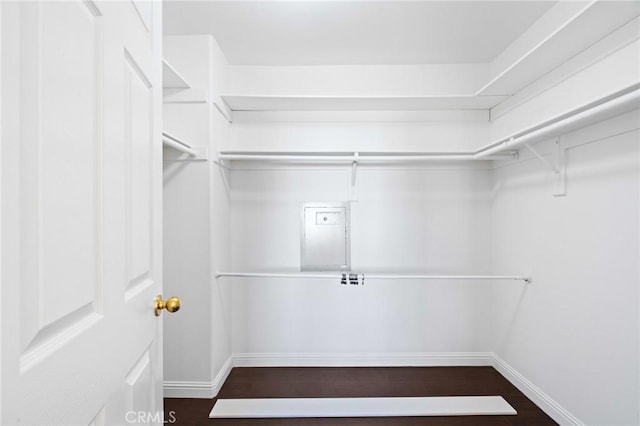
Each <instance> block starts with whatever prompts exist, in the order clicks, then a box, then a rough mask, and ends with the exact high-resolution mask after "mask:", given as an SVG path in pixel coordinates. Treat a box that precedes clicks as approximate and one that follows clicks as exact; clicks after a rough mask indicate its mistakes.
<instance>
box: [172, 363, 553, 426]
mask: <svg viewBox="0 0 640 426" xmlns="http://www.w3.org/2000/svg"><path fill="white" fill-rule="evenodd" d="M481 395H500V396H502V397H503V398H504V399H505V400H506V401H507V402H508V403H509V404H511V406H512V407H513V408H515V409H516V411H517V412H518V415H517V416H472V417H398V418H388V417H375V418H373V417H369V418H317V419H314V418H306V419H295V418H289V419H209V418H208V416H209V412H210V411H211V408H212V407H213V405H214V402H215V401H216V399H187V398H166V399H165V400H164V403H165V419H167V421H168V420H172V419H175V420H176V421H175V423H173V424H174V425H185V426H203V425H207V426H211V425H215V426H241V425H242V426H265V425H269V426H276V425H278V426H293V425H296V426H312V425H313V426H337V425H341V426H342V425H345V426H383V425H384V426H411V425H438V426H462V425H468V426H485V425H486V426H489V425H496V426H510V425H513V426H515V425H517V426H526V425H531V426H544V425H555V424H556V423H555V422H554V421H553V420H552V419H551V418H549V417H548V416H547V415H546V414H545V413H544V412H543V411H542V410H540V409H539V408H538V407H537V406H536V405H535V404H533V403H532V402H531V401H530V400H529V399H527V397H525V396H524V395H523V394H522V393H521V392H520V391H519V390H517V389H516V388H515V387H514V386H513V385H512V384H511V383H509V382H508V381H507V380H506V379H505V378H504V377H502V375H500V373H498V372H497V371H496V370H495V369H493V368H492V367H400V368H398V367H375V368H374V367H353V368H351V367H349V368H346V367H336V368H334V367H331V368H324V367H323V368H308V367H275V368H234V369H233V370H232V371H231V374H230V375H229V377H228V378H227V380H226V382H225V384H224V386H223V387H222V389H221V390H220V393H219V395H218V396H219V397H220V398H225V399H230V398H340V397H391V396H481Z"/></svg>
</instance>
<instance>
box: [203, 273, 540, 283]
mask: <svg viewBox="0 0 640 426" xmlns="http://www.w3.org/2000/svg"><path fill="white" fill-rule="evenodd" d="M349 273H352V274H353V273H354V272H349V271H345V272H334V273H309V272H280V273H274V272H216V274H215V278H223V277H229V278H330V279H340V278H341V277H342V275H343V274H347V275H349ZM356 275H358V276H362V277H364V278H366V279H368V280H369V279H373V280H385V279H393V280H411V279H416V280H511V281H524V282H527V283H528V282H530V281H531V277H528V276H526V275H424V274H377V273H372V274H367V273H362V272H359V273H357V274H356Z"/></svg>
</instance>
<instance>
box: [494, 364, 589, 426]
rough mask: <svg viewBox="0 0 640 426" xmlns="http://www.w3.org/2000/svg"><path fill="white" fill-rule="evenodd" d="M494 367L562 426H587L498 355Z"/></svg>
mask: <svg viewBox="0 0 640 426" xmlns="http://www.w3.org/2000/svg"><path fill="white" fill-rule="evenodd" d="M492 366H493V368H495V369H496V370H497V371H498V373H500V374H502V375H503V376H504V378H505V379H507V380H508V381H509V382H510V383H511V384H512V385H514V386H515V387H516V388H518V390H519V391H520V392H522V393H523V394H525V396H526V397H527V398H529V399H530V400H531V401H533V403H534V404H536V405H537V406H538V407H539V408H540V409H541V410H542V411H544V412H545V413H547V415H549V417H551V418H552V419H553V420H555V421H556V422H558V423H559V424H560V425H561V426H585V425H584V423H582V422H581V421H580V420H578V418H577V417H575V416H574V415H573V414H571V413H570V412H569V411H568V410H566V409H565V408H563V407H562V406H561V405H560V404H559V403H558V402H557V401H555V400H554V399H553V398H551V397H550V396H549V395H547V394H546V393H544V392H543V391H542V390H541V389H540V388H538V387H537V386H536V385H534V384H533V383H532V382H530V381H529V380H527V378H525V377H524V376H523V375H522V374H520V373H519V372H518V371H517V370H516V369H515V368H513V367H512V366H510V365H509V364H507V362H506V361H505V360H503V359H502V358H500V357H499V356H498V355H496V354H493V365H492Z"/></svg>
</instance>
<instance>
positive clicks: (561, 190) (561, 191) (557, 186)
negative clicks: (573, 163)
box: [523, 137, 567, 197]
mask: <svg viewBox="0 0 640 426" xmlns="http://www.w3.org/2000/svg"><path fill="white" fill-rule="evenodd" d="M523 145H524V146H525V147H526V148H527V149H528V150H529V151H530V152H531V153H532V154H533V155H534V156H535V157H536V158H537V159H538V160H540V161H541V162H542V163H543V164H544V165H545V166H546V167H547V168H548V169H549V170H551V172H553V196H554V197H561V196H564V195H566V193H567V191H566V184H565V161H564V149H563V148H562V144H561V143H560V137H557V138H555V140H554V146H553V148H552V150H551V157H552V161H549V160H547V159H546V158H545V157H544V156H543V155H542V154H540V153H539V152H538V151H536V150H535V149H533V147H532V146H531V145H529V144H528V143H526V142H525V143H523Z"/></svg>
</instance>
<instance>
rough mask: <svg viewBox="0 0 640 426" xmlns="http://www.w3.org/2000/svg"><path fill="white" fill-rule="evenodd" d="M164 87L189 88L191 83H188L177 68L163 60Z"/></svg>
mask: <svg viewBox="0 0 640 426" xmlns="http://www.w3.org/2000/svg"><path fill="white" fill-rule="evenodd" d="M162 88H163V89H189V88H191V85H190V84H189V83H187V80H185V78H184V77H182V76H181V75H180V73H179V72H178V71H176V69H175V68H173V67H172V66H171V64H169V62H167V61H166V59H163V60H162Z"/></svg>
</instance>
